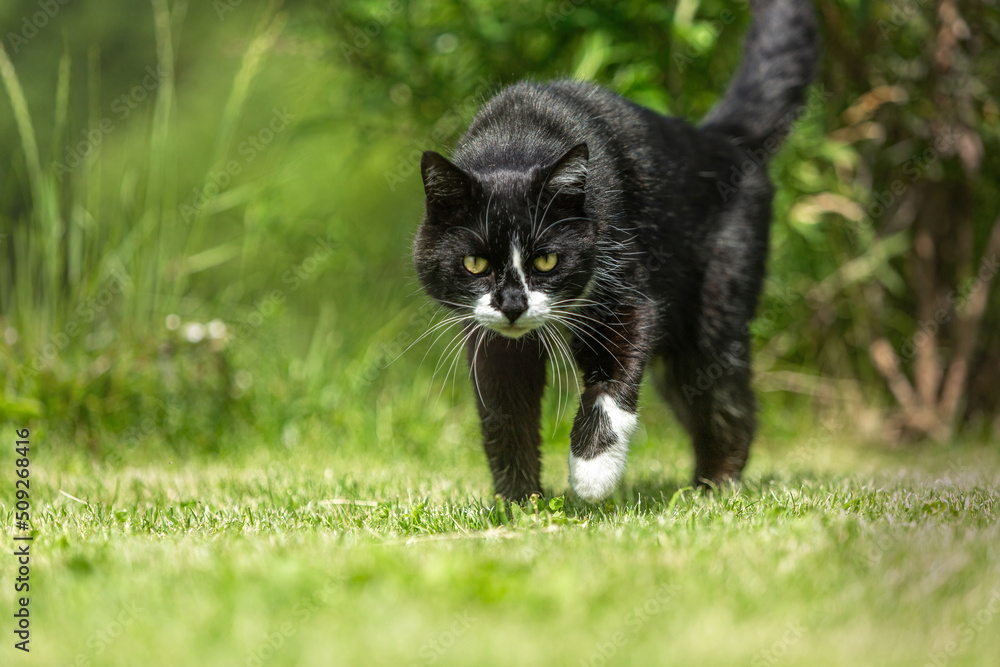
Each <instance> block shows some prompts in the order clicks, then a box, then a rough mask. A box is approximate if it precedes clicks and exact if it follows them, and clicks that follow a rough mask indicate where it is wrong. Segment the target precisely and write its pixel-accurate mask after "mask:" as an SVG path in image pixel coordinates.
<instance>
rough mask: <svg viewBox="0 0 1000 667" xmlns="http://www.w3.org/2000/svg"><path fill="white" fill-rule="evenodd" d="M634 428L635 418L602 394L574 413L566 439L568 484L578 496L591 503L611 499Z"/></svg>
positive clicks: (620, 474)
mask: <svg viewBox="0 0 1000 667" xmlns="http://www.w3.org/2000/svg"><path fill="white" fill-rule="evenodd" d="M636 424H637V420H636V416H635V414H634V413H632V412H630V411H628V410H624V409H622V408H621V407H620V406H619V405H618V404H617V403H616V402H615V401H614V399H612V398H611V397H610V396H608V395H606V394H604V395H600V396H598V398H597V400H595V401H594V402H593V404H592V405H591V406H590V408H589V409H587V410H581V412H580V413H577V422H576V424H574V428H573V432H572V433H571V435H570V439H571V442H572V443H573V444H572V445H571V446H570V452H569V483H570V485H571V486H572V487H573V490H574V491H576V494H577V495H578V496H580V497H581V498H583V499H584V500H586V501H587V502H588V503H594V502H597V501H599V500H603V499H605V498H607V497H608V496H610V495H611V493H612V492H613V491H614V490H615V487H617V486H618V483H619V482H620V481H621V478H622V474H623V473H624V472H625V462H626V461H627V460H628V439H629V437H630V436H631V435H632V432H633V431H634V430H635V427H636ZM585 443H586V444H585ZM574 450H575V451H576V452H581V453H580V455H577V454H576V453H574Z"/></svg>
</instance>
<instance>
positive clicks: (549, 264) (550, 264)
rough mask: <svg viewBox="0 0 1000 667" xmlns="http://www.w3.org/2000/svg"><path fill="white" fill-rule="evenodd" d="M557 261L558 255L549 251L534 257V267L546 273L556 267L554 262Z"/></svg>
mask: <svg viewBox="0 0 1000 667" xmlns="http://www.w3.org/2000/svg"><path fill="white" fill-rule="evenodd" d="M558 261H559V257H558V256H557V255H556V254H555V253H554V252H550V253H548V254H547V255H539V256H538V257H536V258H535V268H536V269H538V270H539V271H541V272H542V273H548V272H549V271H551V270H552V269H554V268H556V262H558Z"/></svg>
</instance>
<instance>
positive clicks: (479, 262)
mask: <svg viewBox="0 0 1000 667" xmlns="http://www.w3.org/2000/svg"><path fill="white" fill-rule="evenodd" d="M462 263H463V264H464V265H465V270H466V271H468V272H469V273H474V274H476V275H477V276H478V275H479V274H480V273H483V272H484V271H486V269H488V268H489V266H490V263H489V262H487V261H486V260H485V259H483V258H482V257H476V256H475V255H466V256H465V259H463V260H462Z"/></svg>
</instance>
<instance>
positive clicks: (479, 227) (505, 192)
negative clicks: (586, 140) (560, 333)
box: [414, 144, 597, 338]
mask: <svg viewBox="0 0 1000 667" xmlns="http://www.w3.org/2000/svg"><path fill="white" fill-rule="evenodd" d="M588 159H589V153H588V150H587V145H586V144H579V145H577V146H575V147H573V148H572V149H570V150H569V151H568V152H567V153H566V154H565V155H563V156H562V157H561V158H559V159H557V160H555V161H554V162H553V163H551V164H546V165H542V166H533V167H530V168H528V169H512V168H490V169H488V170H483V171H479V170H475V171H474V170H471V169H470V170H462V169H460V168H459V167H458V166H456V165H454V164H452V163H451V162H449V161H448V160H446V159H445V158H444V157H442V156H441V155H439V154H437V153H435V152H433V151H427V152H426V153H424V154H423V159H422V160H421V162H420V168H421V173H422V175H423V179H424V191H425V193H426V214H425V217H424V222H423V224H422V225H421V227H420V231H419V232H418V234H417V238H416V241H415V242H414V262H415V264H416V268H417V274H418V276H419V277H420V281H421V283H423V286H424V289H426V291H427V293H428V294H429V295H430V296H431V297H433V298H434V299H436V300H437V301H439V302H440V303H442V304H444V305H446V306H448V307H449V308H452V309H455V310H458V311H460V312H462V313H463V314H465V315H467V316H469V320H470V321H472V322H474V323H476V324H478V325H480V326H483V327H486V328H488V329H491V330H493V331H496V332H498V333H500V334H502V335H504V336H507V337H509V338H520V337H521V336H523V335H525V334H527V333H529V332H530V331H532V330H534V329H537V328H539V327H541V326H544V325H545V324H547V323H549V322H550V321H554V320H557V319H560V316H561V315H563V314H565V313H566V312H568V310H569V309H570V308H571V307H572V306H576V305H579V304H580V303H581V302H582V300H583V299H584V298H585V297H586V295H587V292H588V288H589V286H590V284H591V279H592V277H593V274H594V270H595V263H596V261H597V238H596V235H597V231H596V229H595V224H594V222H593V221H592V220H590V219H589V218H588V217H587V214H586V211H585V206H584V204H585V199H586V181H587V164H588Z"/></svg>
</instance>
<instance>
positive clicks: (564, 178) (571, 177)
mask: <svg viewBox="0 0 1000 667" xmlns="http://www.w3.org/2000/svg"><path fill="white" fill-rule="evenodd" d="M589 160H590V151H589V150H588V149H587V144H585V143H584V144H577V145H576V146H573V148H571V149H569V151H567V152H566V154H565V155H563V156H562V157H561V158H559V160H558V161H557V162H556V163H555V164H554V165H552V167H551V168H550V169H549V174H548V178H546V181H545V189H546V190H548V191H549V192H551V193H552V194H556V193H558V194H562V195H582V194H584V193H585V192H586V188H587V165H588V161H589Z"/></svg>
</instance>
